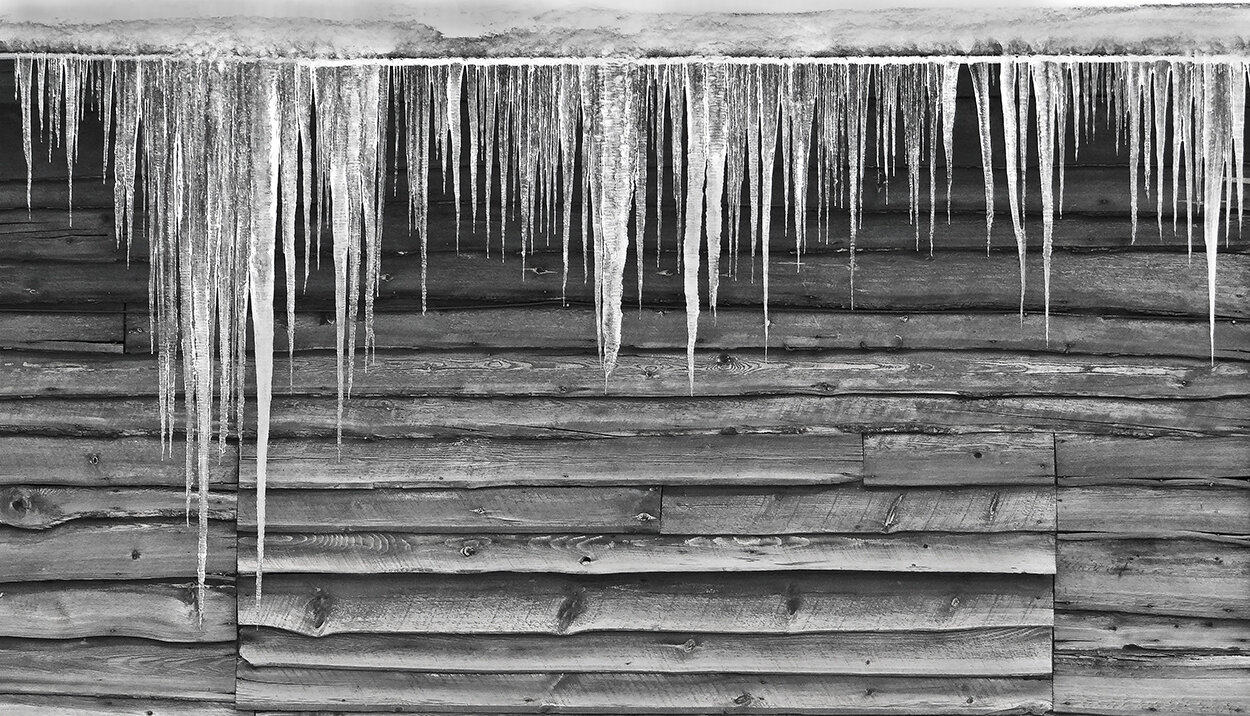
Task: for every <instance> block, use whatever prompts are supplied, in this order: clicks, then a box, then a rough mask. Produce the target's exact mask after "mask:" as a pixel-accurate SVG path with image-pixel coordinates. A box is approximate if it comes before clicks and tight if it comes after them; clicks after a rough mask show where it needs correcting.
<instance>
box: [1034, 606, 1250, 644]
mask: <svg viewBox="0 0 1250 716" xmlns="http://www.w3.org/2000/svg"><path fill="white" fill-rule="evenodd" d="M1247 647H1250V622H1248V621H1237V620H1233V619H1203V618H1194V617H1174V616H1153V615H1144V614H1115V613H1106V612H1073V611H1061V612H1055V650H1056V651H1091V650H1098V649H1104V650H1105V649H1151V650H1165V651H1183V650H1192V651H1194V652H1201V653H1212V652H1217V651H1223V652H1229V653H1237V652H1245V651H1246V650H1247Z"/></svg>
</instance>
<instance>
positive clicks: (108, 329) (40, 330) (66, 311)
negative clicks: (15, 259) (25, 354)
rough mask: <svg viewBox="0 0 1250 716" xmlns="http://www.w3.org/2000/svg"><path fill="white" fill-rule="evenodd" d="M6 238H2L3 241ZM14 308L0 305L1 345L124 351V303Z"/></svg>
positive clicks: (71, 350)
mask: <svg viewBox="0 0 1250 716" xmlns="http://www.w3.org/2000/svg"><path fill="white" fill-rule="evenodd" d="M4 241H5V239H3V238H0V245H2V244H3V243H4ZM38 308H39V307H31V309H30V310H11V309H9V308H8V307H3V306H0V348H4V349H19V350H39V351H68V352H83V353H121V352H122V350H123V348H124V338H125V332H126V330H125V322H126V314H125V311H124V309H123V307H122V305H121V304H116V305H112V306H109V305H104V306H94V307H89V308H90V310H88V308H83V309H82V310H74V307H73V306H69V307H64V308H62V307H56V306H54V307H48V308H47V309H46V310H38Z"/></svg>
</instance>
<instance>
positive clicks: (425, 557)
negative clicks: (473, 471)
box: [239, 532, 1055, 574]
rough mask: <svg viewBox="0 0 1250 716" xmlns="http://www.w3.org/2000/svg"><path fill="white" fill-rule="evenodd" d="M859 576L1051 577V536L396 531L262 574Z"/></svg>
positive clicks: (247, 565)
mask: <svg viewBox="0 0 1250 716" xmlns="http://www.w3.org/2000/svg"><path fill="white" fill-rule="evenodd" d="M239 550H240V552H239V570H240V571H244V572H253V571H255V569H256V539H255V538H254V537H243V538H241V539H240V543H239ZM793 569H818V570H844V571H863V572H954V573H970V572H981V573H1011V574H1053V573H1054V571H1055V541H1054V537H1053V536H1052V535H1049V534H992V535H945V534H920V535H916V534H903V535H891V536H889V537H842V536H831V535H796V536H788V537H787V536H760V537H756V536H721V537H717V536H707V537H703V536H700V537H653V536H642V537H628V536H615V535H533V536H527V535H483V536H472V537H451V536H447V535H420V534H403V533H394V532H364V533H354V534H352V533H339V534H293V535H292V534H275V535H271V536H269V537H267V538H266V540H265V570H264V571H265V573H266V574H275V573H280V572H295V573H303V572H320V573H334V574H378V573H451V574H477V573H485V572H556V573H564V574H619V573H649V572H722V571H723V572H760V571H775V570H793Z"/></svg>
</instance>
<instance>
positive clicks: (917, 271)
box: [0, 66, 1250, 716]
mask: <svg viewBox="0 0 1250 716" xmlns="http://www.w3.org/2000/svg"><path fill="white" fill-rule="evenodd" d="M0 70H2V72H0V74H3V73H5V72H7V73H11V66H0ZM3 82H4V80H3V79H0V83H3ZM0 96H2V97H3V99H2V100H0V102H10V100H8V99H7V97H8V95H7V93H4V94H3V95H0ZM17 117H18V115H17V112H16V108H15V107H14V105H12V104H11V103H7V104H0V157H4V158H5V159H4V161H2V162H0V675H2V676H0V712H2V713H6V714H9V713H14V714H22V715H23V716H24V715H26V714H40V715H42V714H65V715H67V716H68V715H73V716H85V715H87V714H91V715H93V716H94V715H104V714H108V715H116V714H160V715H161V716H189V715H191V714H195V715H197V716H199V715H210V714H211V715H212V716H228V715H229V716H233V715H235V714H240V713H252V712H255V713H264V714H275V715H276V714H290V713H309V712H311V713H329V712H344V711H348V712H376V713H381V712H393V711H412V712H417V713H446V712H459V713H511V714H520V713H550V712H567V713H574V714H577V713H584V714H588V713H622V714H623V713H653V714H676V713H725V712H731V711H732V712H739V711H741V712H748V713H776V714H798V713H804V714H826V713H828V714H834V713H837V714H869V713H871V714H939V713H940V714H960V713H977V714H981V713H1045V712H1047V711H1050V710H1053V711H1054V712H1055V713H1062V714H1140V713H1176V714H1233V713H1243V712H1244V709H1245V707H1246V704H1247V703H1248V702H1250V679H1248V673H1247V670H1248V669H1250V657H1247V655H1246V653H1245V650H1246V648H1247V641H1248V640H1250V550H1248V543H1247V540H1248V539H1250V479H1248V478H1250V443H1248V442H1247V440H1246V436H1247V433H1250V380H1248V378H1247V371H1248V370H1250V330H1248V324H1247V322H1246V321H1245V318H1246V314H1247V312H1250V301H1247V293H1248V291H1250V271H1247V268H1250V263H1248V262H1250V256H1247V253H1246V244H1245V242H1244V241H1243V240H1241V239H1240V238H1238V237H1235V238H1234V240H1233V242H1232V245H1231V247H1230V248H1229V250H1228V253H1226V254H1225V255H1224V256H1223V257H1222V259H1221V273H1220V290H1219V295H1218V297H1217V308H1218V314H1219V324H1218V327H1217V356H1216V361H1215V362H1214V364H1212V363H1211V361H1210V359H1209V356H1208V352H1207V342H1206V330H1207V329H1206V315H1205V310H1206V296H1205V293H1204V286H1205V267H1204V266H1203V264H1202V262H1201V260H1195V261H1194V262H1193V263H1192V264H1191V262H1190V261H1189V259H1188V257H1187V256H1186V248H1185V246H1186V240H1185V235H1184V231H1183V229H1182V231H1181V233H1180V234H1179V235H1176V236H1174V235H1173V234H1172V233H1171V227H1170V217H1167V218H1166V219H1165V223H1166V224H1167V226H1166V228H1165V231H1164V234H1163V237H1162V238H1161V239H1157V238H1156V236H1155V234H1154V230H1155V229H1154V225H1155V217H1154V215H1153V214H1152V213H1150V212H1152V211H1153V207H1154V200H1153V196H1150V197H1145V196H1143V201H1142V202H1141V207H1142V211H1143V215H1142V217H1141V226H1140V227H1139V231H1140V235H1139V237H1138V239H1137V241H1136V242H1135V243H1130V241H1129V235H1128V230H1129V223H1130V222H1129V218H1128V216H1127V211H1128V206H1129V204H1128V197H1127V193H1126V192H1127V187H1128V169H1127V167H1126V166H1125V163H1126V157H1125V156H1124V154H1118V153H1117V152H1116V151H1115V147H1114V144H1113V143H1112V142H1111V141H1110V132H1106V133H1104V135H1103V139H1102V140H1101V142H1100V143H1099V144H1096V145H1093V146H1091V147H1087V148H1086V151H1084V152H1083V153H1082V155H1081V159H1080V160H1079V161H1074V162H1072V164H1073V166H1072V168H1071V169H1070V171H1069V173H1068V176H1067V203H1066V206H1065V211H1066V213H1065V215H1064V217H1063V219H1062V220H1060V221H1059V223H1058V225H1057V229H1056V232H1057V233H1056V243H1057V246H1058V250H1057V252H1056V258H1055V279H1054V285H1053V288H1052V292H1053V303H1052V311H1053V315H1052V319H1051V337H1050V341H1049V343H1047V342H1046V341H1045V340H1044V338H1043V330H1042V321H1041V317H1040V315H1038V314H1037V311H1038V310H1039V309H1040V307H1041V304H1040V287H1041V280H1040V268H1039V266H1040V260H1039V259H1038V257H1034V258H1033V261H1032V263H1031V266H1032V269H1033V274H1037V275H1033V274H1031V275H1030V291H1029V294H1028V296H1027V298H1026V305H1027V308H1028V311H1029V313H1028V315H1027V316H1026V317H1025V318H1024V320H1023V323H1021V320H1020V318H1019V317H1018V316H1017V314H1016V313H1015V310H1016V306H1017V301H1018V296H1017V291H1018V285H1017V283H1016V281H1017V279H1016V263H1015V261H1016V260H1015V256H1014V254H1015V247H1014V244H1012V243H1011V242H1010V239H1009V237H1008V235H1007V234H1008V230H1007V227H1006V226H1005V224H1006V223H1008V222H1007V219H1006V213H1005V212H1003V213H1001V214H1000V215H999V217H998V221H997V222H996V225H995V231H994V238H995V241H994V243H993V245H992V248H991V249H990V251H989V253H988V255H987V253H986V250H985V246H984V241H985V238H984V216H983V214H981V213H980V212H981V211H982V208H983V204H982V201H983V200H982V197H981V194H980V191H981V189H980V183H979V176H980V169H979V166H978V162H979V153H978V150H977V145H976V143H975V139H974V134H972V133H970V130H969V127H971V124H969V123H971V122H974V121H975V120H974V117H975V113H974V112H973V111H972V110H971V108H970V107H969V108H966V110H965V111H964V112H962V114H961V115H960V116H959V123H960V124H959V126H958V131H959V132H960V134H959V137H961V138H960V139H957V143H956V160H957V164H959V169H958V171H957V173H956V185H955V186H956V191H955V195H954V214H953V215H952V221H951V223H950V224H949V226H948V225H946V224H945V223H944V222H943V224H942V225H941V226H939V227H938V229H937V231H936V243H937V250H936V252H935V253H934V255H933V256H932V257H930V256H929V254H928V251H927V236H924V235H925V234H927V227H924V231H922V238H923V243H924V244H926V245H924V246H922V249H921V251H919V252H917V251H916V249H915V236H914V233H913V228H912V227H910V226H909V225H908V223H907V211H906V206H905V205H904V204H901V203H899V202H900V200H901V199H902V198H903V197H905V188H904V187H902V186H901V185H899V184H896V185H895V186H894V187H892V188H893V190H894V192H895V194H894V197H893V201H894V203H889V204H887V203H886V200H885V194H886V187H885V186H884V185H881V186H879V187H878V188H877V190H876V191H877V195H876V196H872V197H869V204H870V205H871V207H872V208H873V211H872V213H871V215H870V216H868V217H867V218H866V229H865V234H864V235H862V236H861V238H860V242H859V243H860V246H861V247H864V248H865V250H864V252H863V253H862V254H861V255H860V257H859V261H858V263H859V273H858V274H857V279H856V284H857V288H858V291H859V293H858V294H857V309H856V310H855V311H853V312H852V311H849V310H846V309H847V306H846V303H847V290H846V289H847V284H848V276H847V272H846V270H845V265H846V253H845V247H846V236H845V232H844V229H842V228H840V227H841V224H839V223H835V225H834V233H833V235H832V236H831V238H830V241H829V242H828V244H821V243H818V242H813V253H812V254H811V255H808V256H805V257H804V259H803V262H802V266H801V267H800V266H797V265H796V262H795V259H794V257H793V256H792V255H791V254H790V253H789V250H788V246H789V242H788V240H786V239H785V238H784V237H783V235H782V230H781V217H780V214H778V216H777V220H776V221H775V222H774V227H775V229H776V232H777V233H776V234H775V236H774V238H773V245H774V247H775V248H776V253H775V255H774V257H773V259H774V273H773V278H772V295H773V309H772V327H771V342H772V345H771V349H770V351H769V352H768V354H767V355H765V354H764V351H763V350H762V331H761V325H762V324H761V319H760V316H759V313H760V311H759V308H760V306H759V304H760V286H759V283H758V278H757V279H756V280H755V281H754V282H753V281H752V278H751V276H752V274H751V271H752V266H751V265H750V258H749V257H748V256H740V257H738V261H739V263H738V265H737V276H736V277H727V278H725V280H724V282H723V283H722V288H721V297H722V301H723V307H722V309H721V310H720V311H719V315H718V316H717V317H716V319H715V320H714V321H712V320H708V321H705V322H704V325H703V326H702V327H701V334H700V348H699V350H698V352H697V354H696V359H697V366H696V386H697V389H696V395H695V396H693V397H691V396H688V395H687V394H686V382H685V381H686V374H685V363H684V350H683V348H684V341H685V334H684V321H685V319H684V315H683V313H682V310H681V308H680V295H681V289H680V280H681V279H680V276H678V275H676V272H675V270H674V269H675V266H674V262H673V259H672V257H671V255H666V256H664V257H662V258H661V259H660V265H659V268H655V269H652V268H651V266H652V265H653V264H652V263H651V262H652V261H653V260H654V259H653V257H648V269H647V271H646V274H645V276H644V287H643V306H642V307H641V309H635V308H631V309H630V310H627V312H626V317H625V343H626V346H625V347H624V349H623V351H622V356H621V362H620V365H619V367H618V368H617V370H616V372H615V373H614V375H613V376H612V378H611V379H610V380H609V381H608V384H607V389H606V391H605V389H604V384H603V379H602V374H601V372H600V371H599V370H598V363H597V358H596V349H595V341H594V329H593V318H592V315H593V312H592V309H591V308H590V307H589V305H588V301H589V297H590V289H589V288H588V287H587V286H586V285H585V284H584V283H583V281H582V277H581V274H580V265H581V258H580V255H578V254H577V253H576V252H575V254H574V259H573V265H574V266H575V267H576V268H575V270H574V272H573V275H572V276H571V277H570V281H569V302H568V305H563V304H562V303H561V301H560V282H561V277H560V271H559V268H560V267H559V263H558V261H559V255H558V249H555V248H552V249H551V250H550V251H548V252H542V253H540V254H539V255H537V256H534V257H530V258H529V259H528V260H527V261H526V263H525V267H524V269H523V268H522V265H521V262H520V260H519V259H518V258H517V257H515V256H509V257H508V260H507V261H506V262H500V260H499V254H498V250H497V247H493V248H492V254H491V258H490V259H489V260H487V259H486V257H485V255H484V252H482V251H480V249H481V246H482V244H481V241H480V238H478V239H474V238H472V237H473V235H474V234H473V231H474V230H479V231H480V229H481V228H482V223H483V222H482V221H481V217H480V216H479V217H478V219H477V223H476V224H475V223H474V221H473V218H472V217H471V215H470V213H469V212H468V211H467V210H466V211H465V212H464V213H463V215H462V217H461V218H460V228H461V231H462V236H461V239H462V241H463V242H464V244H465V246H466V247H467V248H466V250H465V251H462V252H461V253H460V254H457V253H456V252H455V251H454V248H453V245H454V244H453V242H454V237H455V230H456V217H455V215H454V213H453V212H452V210H451V209H452V207H451V206H450V204H448V203H446V202H444V203H441V204H437V205H436V206H435V208H434V212H435V213H434V218H433V219H432V224H433V225H434V226H435V231H436V233H435V236H434V238H433V239H432V242H433V245H432V248H431V250H432V252H433V253H432V254H431V259H430V265H431V285H430V296H431V305H432V310H431V311H430V312H429V313H427V314H422V313H421V311H420V307H419V284H418V283H417V277H418V276H419V272H420V268H419V262H417V261H415V260H414V258H413V256H411V255H405V253H402V252H409V251H411V250H412V249H413V248H414V247H415V245H414V244H413V243H412V240H411V239H410V238H409V237H408V236H407V234H406V229H405V227H404V221H405V218H404V209H403V207H402V205H397V206H395V207H392V210H391V211H389V212H388V224H387V232H386V233H387V236H386V242H387V243H386V247H387V250H388V252H389V253H388V254H387V255H386V257H385V258H384V263H383V271H384V273H385V274H386V280H385V281H384V285H383V289H382V291H383V295H382V297H381V299H380V300H379V303H378V305H379V310H380V311H382V312H381V313H380V315H379V316H378V320H377V328H376V330H377V345H378V353H377V361H376V363H375V364H373V365H371V366H370V367H369V369H368V371H367V372H362V371H359V370H358V372H357V374H356V390H355V395H354V397H353V398H352V400H351V401H350V402H349V403H348V405H347V408H346V412H345V414H344V423H343V433H344V436H345V437H344V440H343V442H342V445H341V446H339V445H336V441H335V424H334V419H335V399H334V389H335V381H336V379H335V374H334V358H333V335H334V326H333V324H332V322H331V320H330V318H329V316H328V315H327V306H328V303H327V301H328V298H329V295H330V294H329V290H330V289H329V286H330V282H329V271H328V270H322V271H320V272H318V273H315V274H314V275H313V278H312V280H311V281H310V283H309V288H308V293H307V295H306V296H301V299H300V300H301V305H302V307H303V308H302V309H301V311H300V313H299V314H298V316H297V330H296V346H295V347H296V349H297V350H296V352H295V357H294V362H295V365H294V366H293V368H294V370H293V379H292V381H291V383H290V385H289V386H287V385H283V381H285V380H286V378H285V376H287V375H288V367H287V365H286V360H285V359H282V360H280V361H279V364H278V365H277V366H276V367H275V375H276V376H278V378H277V383H278V385H277V391H276V393H277V394H276V395H275V398H274V410H273V427H274V433H275V438H274V442H273V445H272V447H271V455H270V474H269V483H268V484H269V493H268V510H267V512H268V530H269V536H268V539H267V542H266V555H265V565H264V566H265V572H266V577H265V580H264V584H265V591H264V595H265V596H264V599H263V600H262V601H261V602H260V603H256V602H255V600H254V599H253V598H252V596H251V595H252V589H253V574H254V572H255V567H256V537H255V532H256V513H255V470H254V465H253V463H252V462H251V453H252V450H251V446H250V444H249V443H248V441H247V440H244V442H243V444H242V445H239V444H238V443H236V442H235V441H229V442H228V443H226V444H225V445H224V446H223V449H222V452H221V457H220V460H219V461H218V466H217V468H216V471H215V473H214V485H213V490H214V492H213V495H212V497H211V504H210V514H211V515H212V517H213V521H212V530H211V533H210V562H209V567H210V572H211V577H210V580H209V584H210V588H209V590H208V593H207V598H206V601H205V603H204V605H203V607H204V609H203V612H204V616H203V620H202V621H200V620H197V618H196V616H195V610H194V599H195V589H194V581H195V543H196V535H195V529H194V525H192V526H187V524H186V521H185V519H184V509H185V507H186V504H187V502H186V500H187V498H186V496H185V494H184V490H183V463H182V457H181V451H180V450H179V449H178V447H177V445H175V446H174V447H173V454H172V455H167V454H164V453H163V448H162V446H161V444H160V441H159V438H158V437H157V433H158V430H159V423H158V420H157V406H156V400H155V391H156V371H155V363H154V360H153V358H152V357H151V356H150V354H149V345H148V343H149V342H148V334H147V330H148V323H147V320H148V319H147V313H146V310H147V307H146V303H147V269H146V266H145V265H144V263H143V262H144V260H145V258H144V253H143V252H142V250H139V251H138V252H137V253H136V254H135V255H134V256H132V257H131V259H130V262H129V264H128V263H127V260H126V255H125V252H124V251H121V250H118V249H117V248H116V246H115V243H114V237H113V235H112V216H111V212H112V209H111V207H112V199H111V191H110V190H109V188H108V186H107V181H108V180H107V178H104V181H101V180H102V177H101V164H100V162H99V159H98V157H99V156H100V151H101V145H100V139H99V133H98V125H92V124H91V122H88V123H87V126H86V127H85V128H84V134H83V140H82V148H81V156H80V158H79V161H78V166H77V170H76V172H75V180H74V181H75V186H74V202H75V206H74V214H73V226H72V227H70V226H69V225H68V216H67V212H66V200H67V192H66V188H67V184H66V179H65V169H64V157H63V155H59V154H58V153H57V152H58V151H59V150H55V151H54V152H53V154H52V158H51V160H48V159H47V157H46V156H41V153H40V152H39V151H36V155H37V156H39V157H40V158H39V160H38V162H37V164H36V166H35V168H34V173H35V178H36V182H35V186H34V193H33V201H32V203H33V209H32V210H31V211H29V212H28V211H27V209H26V207H25V181H24V171H25V170H24V167H23V163H22V160H21V158H20V151H21V150H20V146H21V145H20V137H18V136H17V128H18V127H19V126H20V125H19V124H18V119H17ZM93 127H94V130H93ZM93 142H94V143H93ZM1069 146H1071V143H1069ZM463 174H466V173H462V175H463ZM434 180H435V181H442V180H443V178H442V177H441V175H439V174H438V173H437V171H436V174H435V177H434ZM1000 180H1001V177H1000ZM666 186H667V184H666ZM666 191H667V189H666ZM1030 191H1031V193H1032V195H1033V196H1034V197H1036V195H1037V191H1036V187H1035V186H1030ZM403 193H404V192H403V191H402V189H401V191H400V192H399V194H400V196H402V195H403ZM941 213H942V212H941V211H939V214H941ZM653 218H654V217H653ZM811 220H812V222H813V224H814V222H815V220H816V217H815V216H814V215H813V216H812V219H811ZM674 225H675V219H674V217H672V216H671V215H670V216H666V217H665V226H666V228H665V232H666V233H665V236H666V239H665V241H664V242H663V246H665V247H666V248H667V249H670V250H671V248H672V246H673V244H672V241H671V238H669V237H670V236H671V234H670V232H671V230H672V227H673V226H674ZM478 236H479V237H480V234H479V235H478ZM510 237H511V239H512V242H511V244H510V247H511V250H515V246H516V241H515V237H516V234H515V233H513V234H510ZM553 246H554V245H553ZM755 270H756V271H758V267H755ZM756 275H757V276H758V274H756ZM630 280H631V281H632V280H633V279H632V274H631V278H630ZM627 293H631V295H632V288H631V289H630V290H629V291H627ZM278 344H279V345H278V347H279V350H280V351H282V352H285V350H286V344H285V335H284V332H282V331H281V330H280V335H279V340H278ZM192 499H193V500H194V499H195V498H194V497H192ZM193 507H194V505H193Z"/></svg>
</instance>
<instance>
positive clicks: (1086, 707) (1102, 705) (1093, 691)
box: [1054, 654, 1250, 716]
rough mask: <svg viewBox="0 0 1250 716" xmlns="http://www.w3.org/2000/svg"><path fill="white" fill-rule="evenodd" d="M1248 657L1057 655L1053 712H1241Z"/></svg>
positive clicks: (1204, 715) (1249, 689)
mask: <svg viewBox="0 0 1250 716" xmlns="http://www.w3.org/2000/svg"><path fill="white" fill-rule="evenodd" d="M1247 670H1250V657H1247V656H1244V655H1238V656H1232V655H1219V656H1184V655H1183V656H1179V657H1176V658H1158V657H1153V656H1149V655H1139V654H1128V655H1079V656H1078V655H1073V654H1060V655H1056V657H1055V677H1054V689H1055V692H1054V693H1055V712H1056V713H1079V714H1104V715H1106V716H1137V715H1138V714H1143V713H1160V714H1178V716H1189V715H1190V714H1192V715H1194V716H1198V715H1199V714H1200V715H1201V716H1215V715H1217V714H1229V715H1232V714H1242V713H1245V708H1246V704H1247V703H1250V679H1247V678H1246V672H1247Z"/></svg>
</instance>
